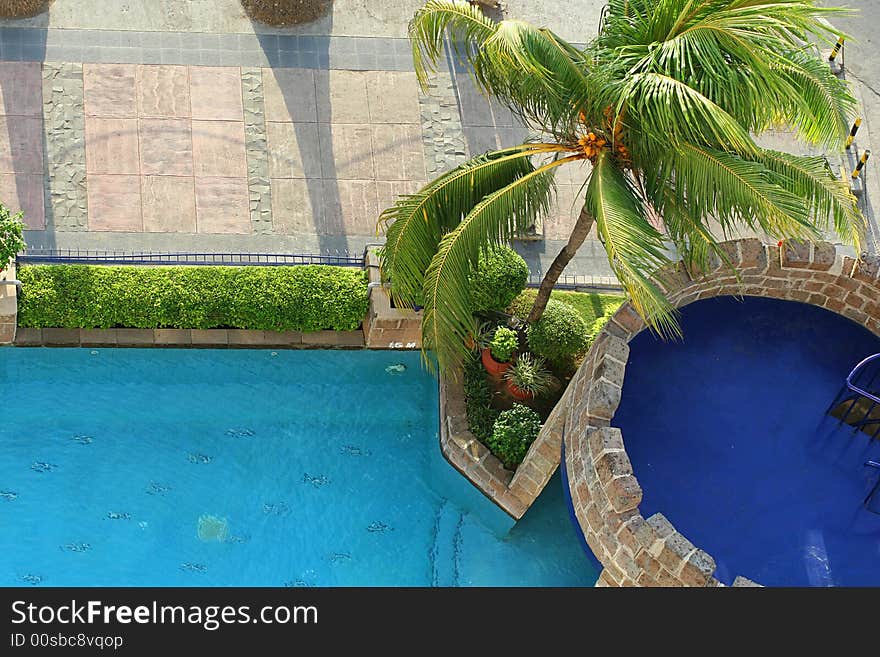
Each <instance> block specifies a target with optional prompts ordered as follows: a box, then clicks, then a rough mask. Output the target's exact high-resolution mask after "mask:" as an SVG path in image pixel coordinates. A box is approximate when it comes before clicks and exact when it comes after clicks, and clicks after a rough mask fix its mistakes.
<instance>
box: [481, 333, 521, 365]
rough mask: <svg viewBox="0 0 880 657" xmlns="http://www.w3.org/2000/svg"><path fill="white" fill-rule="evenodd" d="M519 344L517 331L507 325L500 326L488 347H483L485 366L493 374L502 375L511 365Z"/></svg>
mask: <svg viewBox="0 0 880 657" xmlns="http://www.w3.org/2000/svg"><path fill="white" fill-rule="evenodd" d="M518 346H519V340H518V339H517V337H516V331H513V330H511V329H509V328H507V327H504V326H499V327H498V328H497V329H496V330H495V334H494V335H493V336H492V341H491V342H490V343H489V348H488V349H483V352H482V359H483V367H485V368H486V371H487V372H488V373H489V374H491V375H492V376H497V377H501V376H503V375H504V372H505V371H507V368H508V367H510V359H511V358H512V357H513V352H514V351H516V348H517V347H518Z"/></svg>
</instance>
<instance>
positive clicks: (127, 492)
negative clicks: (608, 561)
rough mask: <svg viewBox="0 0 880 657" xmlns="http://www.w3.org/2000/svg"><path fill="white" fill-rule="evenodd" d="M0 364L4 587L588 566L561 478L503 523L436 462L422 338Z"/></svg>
mask: <svg viewBox="0 0 880 657" xmlns="http://www.w3.org/2000/svg"><path fill="white" fill-rule="evenodd" d="M397 364H403V365H405V366H406V369H405V370H404V371H402V372H394V371H393V370H392V371H387V370H386V368H388V367H389V366H391V365H397ZM398 369H399V368H398ZM0 373H2V374H3V380H4V381H5V383H6V392H5V397H6V399H5V403H4V410H3V421H2V426H0V528H2V531H0V585H5V586H16V585H19V586H20V585H28V584H33V585H43V586H284V585H287V586H374V585H378V586H404V585H407V586H431V585H439V586H472V585H473V586H507V585H516V586H579V585H592V584H593V582H594V581H595V578H596V573H595V571H594V570H593V568H592V566H591V565H590V562H589V561H588V559H587V557H586V556H585V555H584V553H583V551H582V549H581V547H580V545H579V543H578V541H577V539H576V537H575V534H574V530H573V528H572V526H571V524H570V522H569V518H568V513H567V510H566V507H565V502H564V499H563V495H562V489H561V483H560V482H559V480H558V477H555V478H554V479H553V480H552V481H551V482H550V484H548V486H547V489H546V490H545V492H544V493H543V494H542V495H541V497H540V498H539V500H538V501H537V502H536V504H535V506H534V507H533V508H532V509H531V510H530V511H529V513H528V514H527V515H526V517H525V518H524V519H523V520H522V521H520V522H519V523H518V524H517V525H516V526H512V525H513V523H512V521H511V520H510V519H509V518H508V517H507V516H506V515H505V514H503V513H502V512H501V511H500V510H499V509H497V508H496V507H495V506H494V505H493V504H492V503H491V502H489V501H488V500H486V499H485V498H484V497H483V496H482V495H481V494H480V493H479V492H478V491H476V490H475V489H474V488H473V487H472V486H470V484H468V483H467V482H465V481H464V480H463V479H462V477H461V476H460V475H459V474H458V473H457V472H455V471H454V470H453V469H452V467H451V466H450V465H448V464H447V463H446V461H445V460H444V459H443V457H442V456H441V455H440V451H439V446H438V441H437V428H438V415H437V383H436V380H435V379H434V378H433V377H432V376H430V375H429V374H428V373H426V372H425V371H424V370H423V369H422V368H421V366H420V364H419V357H418V354H415V353H402V352H400V353H398V352H363V351H278V352H270V351H263V350H241V351H238V350H173V349H167V350H166V349H144V350H139V349H97V350H88V349H24V348H20V349H3V350H0Z"/></svg>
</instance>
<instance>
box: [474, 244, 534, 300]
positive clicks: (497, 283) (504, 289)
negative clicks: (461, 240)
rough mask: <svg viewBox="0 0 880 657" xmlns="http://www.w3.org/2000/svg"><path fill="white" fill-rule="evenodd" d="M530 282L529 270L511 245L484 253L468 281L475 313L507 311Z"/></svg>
mask: <svg viewBox="0 0 880 657" xmlns="http://www.w3.org/2000/svg"><path fill="white" fill-rule="evenodd" d="M528 280H529V267H528V265H527V264H526V261H525V260H523V259H522V256H520V255H519V254H518V253H517V252H516V251H514V250H513V249H511V248H510V247H509V246H499V247H496V248H495V249H494V250H492V251H489V253H488V254H486V253H481V254H480V260H479V262H478V264H477V269H476V271H474V272H473V273H472V274H471V276H470V280H469V285H470V290H471V308H472V309H473V312H475V313H477V312H485V311H498V312H502V311H504V310H505V309H506V308H507V306H508V305H510V302H511V301H513V300H514V299H515V298H516V296H517V295H518V294H519V293H520V292H522V291H523V290H524V289H525V287H526V283H527V282H528Z"/></svg>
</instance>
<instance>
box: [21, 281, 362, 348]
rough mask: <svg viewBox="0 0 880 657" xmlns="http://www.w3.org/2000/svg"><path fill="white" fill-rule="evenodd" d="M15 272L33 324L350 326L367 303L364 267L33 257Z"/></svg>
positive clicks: (24, 315) (24, 311) (25, 316)
mask: <svg viewBox="0 0 880 657" xmlns="http://www.w3.org/2000/svg"><path fill="white" fill-rule="evenodd" d="M18 277H19V279H21V281H22V283H23V286H22V295H21V297H20V299H19V306H18V322H19V325H20V326H27V327H33V328H42V327H61V328H113V327H128V328H191V329H209V328H221V327H228V328H240V329H256V330H265V331H304V332H309V331H318V330H321V329H333V330H337V331H352V330H354V329H356V328H358V326H360V324H361V322H362V321H363V319H364V317H365V316H366V314H367V308H368V297H367V277H366V274H365V273H364V272H363V271H360V270H358V269H349V268H344V267H329V266H324V265H303V266H296V267H96V266H88V265H34V266H30V265H29V266H25V267H22V268H21V269H20V270H19V272H18Z"/></svg>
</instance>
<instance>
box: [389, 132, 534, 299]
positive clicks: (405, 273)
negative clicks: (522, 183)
mask: <svg viewBox="0 0 880 657" xmlns="http://www.w3.org/2000/svg"><path fill="white" fill-rule="evenodd" d="M545 150H546V147H542V146H541V145H540V144H524V145H522V146H516V147H514V148H508V149H504V150H501V151H495V152H490V153H486V154H484V155H480V156H478V157H475V158H473V159H471V160H468V161H467V162H465V163H463V164H461V165H460V166H458V167H456V168H455V169H453V170H452V171H449V172H447V173H445V174H443V175H442V176H440V177H439V178H437V179H436V180H434V181H433V182H430V183H428V184H427V185H426V186H425V187H423V188H422V189H421V190H419V191H418V192H417V193H415V194H412V195H405V196H401V197H400V198H399V199H398V200H397V202H396V203H395V204H394V205H393V206H391V207H390V208H387V209H386V210H384V211H383V212H382V213H381V214H380V215H379V224H380V226H381V225H384V228H385V234H386V241H385V249H384V251H383V256H382V261H381V264H380V267H381V270H382V275H383V277H384V278H390V279H391V294H392V297H393V298H394V301H395V303H396V304H398V305H399V306H401V307H404V306H409V305H412V304H416V303H419V304H420V303H421V297H422V282H423V279H424V276H425V271H426V270H427V268H428V264H429V263H430V262H431V258H432V257H433V256H434V254H435V253H436V252H437V245H438V244H439V243H440V238H441V237H442V236H443V235H444V234H445V233H447V232H449V231H450V230H452V229H453V228H454V227H455V226H456V225H458V223H459V222H460V221H461V219H462V217H464V216H465V215H467V214H468V213H469V212H470V211H471V210H472V209H473V207H474V206H475V205H476V204H477V203H479V202H480V201H481V200H482V199H483V198H484V197H485V196H487V195H488V194H490V193H491V192H493V191H496V190H498V189H502V188H504V187H506V186H507V185H509V184H510V183H512V182H513V181H515V180H517V179H519V178H521V177H523V176H525V175H527V174H528V173H530V172H531V171H533V170H534V167H533V166H532V163H531V161H530V158H531V157H533V156H534V155H536V154H542V153H543V152H545ZM377 228H378V226H377Z"/></svg>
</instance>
